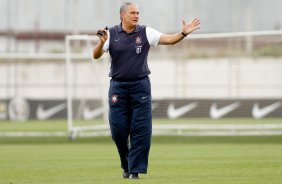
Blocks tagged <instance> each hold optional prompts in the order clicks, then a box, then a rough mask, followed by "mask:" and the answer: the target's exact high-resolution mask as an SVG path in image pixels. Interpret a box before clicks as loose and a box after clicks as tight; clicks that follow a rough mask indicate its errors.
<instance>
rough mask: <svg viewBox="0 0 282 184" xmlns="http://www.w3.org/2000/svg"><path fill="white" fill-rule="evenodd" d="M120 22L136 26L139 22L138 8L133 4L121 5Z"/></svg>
mask: <svg viewBox="0 0 282 184" xmlns="http://www.w3.org/2000/svg"><path fill="white" fill-rule="evenodd" d="M120 20H121V22H122V23H123V24H126V25H128V26H137V25H138V22H139V10H138V6H137V5H136V4H134V3H129V2H125V3H123V4H122V5H121V7H120Z"/></svg>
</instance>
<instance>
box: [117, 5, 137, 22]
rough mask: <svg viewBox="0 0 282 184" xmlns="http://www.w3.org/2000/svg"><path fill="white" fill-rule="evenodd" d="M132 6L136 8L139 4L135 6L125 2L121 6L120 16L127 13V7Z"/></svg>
mask: <svg viewBox="0 0 282 184" xmlns="http://www.w3.org/2000/svg"><path fill="white" fill-rule="evenodd" d="M130 5H135V6H137V4H135V3H131V2H124V3H123V4H122V5H121V6H120V9H119V14H120V15H121V14H122V13H123V12H125V11H126V9H127V7H128V6H130ZM120 20H121V21H122V19H121V16H120Z"/></svg>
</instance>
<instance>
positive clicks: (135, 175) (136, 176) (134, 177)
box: [129, 173, 139, 179]
mask: <svg viewBox="0 0 282 184" xmlns="http://www.w3.org/2000/svg"><path fill="white" fill-rule="evenodd" d="M129 179H139V177H138V173H135V174H130V175H129Z"/></svg>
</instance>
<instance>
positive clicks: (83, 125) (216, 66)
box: [65, 31, 282, 139]
mask: <svg viewBox="0 0 282 184" xmlns="http://www.w3.org/2000/svg"><path fill="white" fill-rule="evenodd" d="M97 41H98V40H97V37H96V36H90V35H68V36H66V39H65V44H66V66H67V69H66V71H67V75H66V78H67V85H66V89H67V106H68V116H67V118H68V130H69V134H70V138H71V139H74V138H75V137H76V136H102V135H110V131H109V125H108V120H107V114H108V105H107V99H108V96H107V94H108V91H107V90H108V84H109V80H110V79H109V77H107V76H108V72H109V68H110V58H109V56H108V54H104V56H103V57H102V58H101V59H99V60H97V61H94V60H93V59H92V49H93V48H94V46H95V44H96V43H97ZM281 43H282V31H260V32H237V33H214V34H192V35H189V37H187V38H186V39H185V40H183V41H182V42H181V43H179V44H177V45H175V46H170V47H168V46H159V47H158V48H154V49H151V53H150V54H149V59H148V60H149V66H150V69H151V71H152V74H151V75H150V77H151V82H152V97H153V103H152V109H153V135H181V136H185V135H188V136H189V135H190V136H191V135H192V136H228V135H232V136H252V135H282V124H281V123H279V122H281V118H282V113H281V112H282V111H281V110H282V95H281V94H282V86H281V84H282V79H281V77H278V76H280V74H281V72H282V70H281V68H282V67H281V66H282V59H281V58H282V56H281V52H280V51H281ZM263 108H264V109H268V111H267V110H265V112H267V113H262V109H263ZM258 110H261V111H259V112H260V114H259V115H258ZM269 117H270V118H272V119H268V118H269Z"/></svg>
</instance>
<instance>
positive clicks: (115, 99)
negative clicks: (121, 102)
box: [112, 95, 118, 103]
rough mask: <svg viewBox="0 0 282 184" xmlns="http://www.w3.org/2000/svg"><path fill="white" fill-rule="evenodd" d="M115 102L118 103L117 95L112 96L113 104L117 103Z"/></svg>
mask: <svg viewBox="0 0 282 184" xmlns="http://www.w3.org/2000/svg"><path fill="white" fill-rule="evenodd" d="M117 101H118V96H117V95H113V96H112V102H113V103H117Z"/></svg>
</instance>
